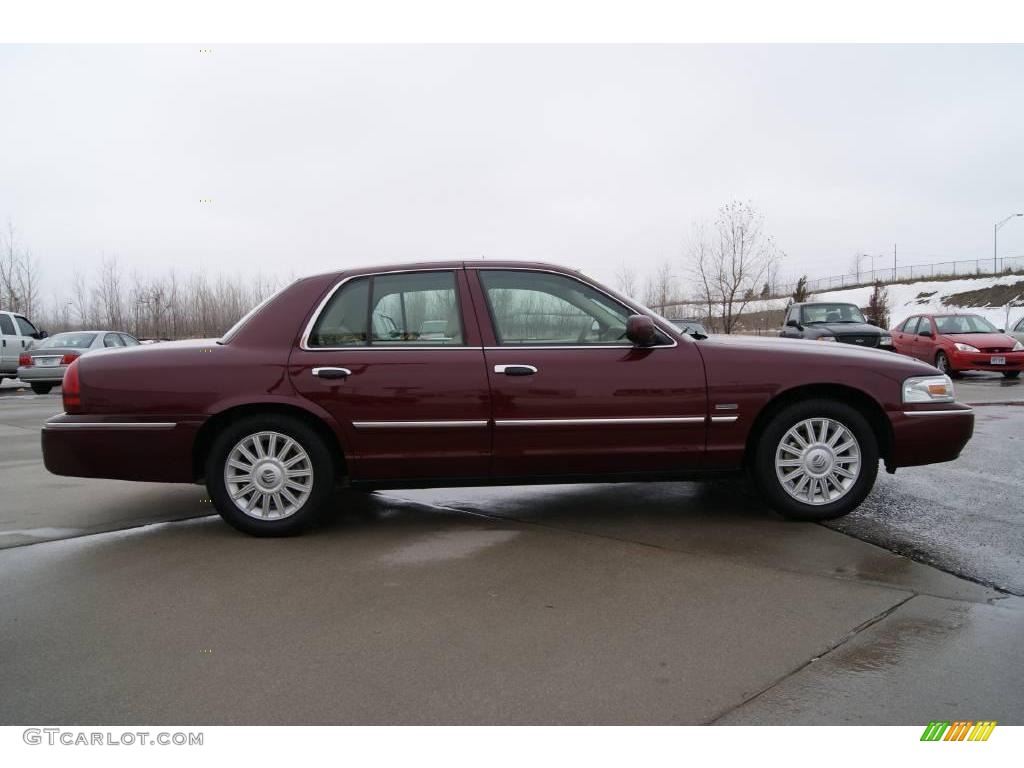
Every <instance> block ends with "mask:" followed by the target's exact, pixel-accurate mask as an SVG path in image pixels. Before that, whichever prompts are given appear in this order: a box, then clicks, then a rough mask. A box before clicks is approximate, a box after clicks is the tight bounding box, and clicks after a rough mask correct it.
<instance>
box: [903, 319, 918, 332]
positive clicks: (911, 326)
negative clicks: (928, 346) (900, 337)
mask: <svg viewBox="0 0 1024 768" xmlns="http://www.w3.org/2000/svg"><path fill="white" fill-rule="evenodd" d="M918 320H920V318H917V317H912V318H910V319H909V320H907V322H905V323H904V324H903V332H904V333H917V323H918Z"/></svg>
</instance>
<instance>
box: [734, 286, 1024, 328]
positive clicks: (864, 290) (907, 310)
mask: <svg viewBox="0 0 1024 768" xmlns="http://www.w3.org/2000/svg"><path fill="white" fill-rule="evenodd" d="M1019 282H1024V276H1022V275H1003V276H1001V277H977V278H969V277H966V278H962V279H958V280H922V281H920V282H916V283H907V284H903V283H894V284H892V285H887V286H885V287H886V288H887V289H888V291H889V319H890V322H891V325H892V326H896V325H897V324H898V323H901V322H903V320H905V319H906V318H907V317H909V316H910V315H915V314H948V313H951V312H960V313H968V312H970V313H972V314H978V315H981V316H982V317H984V318H985V319H986V320H988V321H989V322H990V323H992V324H994V325H995V326H996V328H1007V327H1010V326H1011V325H1012V324H1013V323H1016V322H1017V320H1019V319H1020V318H1021V317H1024V307H1010V308H1009V317H1007V307H1005V306H1001V307H970V308H968V307H948V306H946V305H945V304H943V303H942V299H943V298H944V297H946V296H950V295H952V294H954V293H963V292H964V291H976V290H978V289H981V288H990V287H992V286H995V285H1013V284H1014V283H1019ZM871 291H872V287H871V286H870V285H868V286H864V287H861V288H846V289H843V290H837V291H822V292H821V293H815V294H812V295H811V299H810V300H811V301H845V302H849V303H851V304H856V305H857V306H858V307H866V306H867V305H868V303H869V302H870V300H871ZM922 293H930V294H932V295H931V296H928V297H926V298H918V296H919V295H920V294H922ZM1022 299H1024V297H1022ZM789 301H790V300H789V299H788V298H784V299H764V300H762V299H758V300H756V301H751V302H749V303H748V304H747V306H746V307H745V308H744V310H743V313H744V314H748V313H751V312H763V311H765V310H771V309H785V308H786V305H787V304H789Z"/></svg>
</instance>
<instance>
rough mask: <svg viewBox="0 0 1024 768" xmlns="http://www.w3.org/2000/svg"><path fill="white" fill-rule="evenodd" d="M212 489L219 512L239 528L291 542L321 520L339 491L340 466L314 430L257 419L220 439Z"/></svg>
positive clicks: (209, 479) (211, 466)
mask: <svg viewBox="0 0 1024 768" xmlns="http://www.w3.org/2000/svg"><path fill="white" fill-rule="evenodd" d="M206 483H207V488H208V490H209V492H210V499H211V500H212V501H213V503H214V506H216V508H217V511H218V512H219V513H220V515H221V517H223V518H224V520H225V521H226V522H227V523H229V524H230V525H232V526H233V527H235V528H237V529H238V530H240V531H243V532H244V533H249V534H252V535H254V536H289V535H292V534H295V533H298V532H300V531H301V530H303V529H304V528H306V527H307V526H309V525H310V524H312V523H313V522H314V521H315V520H316V519H317V518H318V517H319V516H320V513H321V511H322V510H323V508H324V506H325V505H326V502H327V500H328V499H329V497H330V493H331V489H332V488H333V486H334V464H333V461H332V459H331V454H330V451H329V449H328V448H327V446H326V444H325V442H324V440H323V439H322V438H321V437H320V436H319V435H318V434H317V433H316V431H315V430H314V429H313V428H312V427H310V426H309V425H308V424H306V423H304V422H303V421H301V420H299V419H295V418H291V417H288V416H282V415H279V414H267V415H265V416H259V415H255V416H250V417H247V418H244V419H241V420H239V421H237V422H235V423H233V424H231V425H230V426H228V427H227V428H226V429H224V430H223V431H221V432H220V434H218V435H217V437H216V438H215V439H214V442H213V445H212V446H211V448H210V453H209V457H208V458H207V463H206Z"/></svg>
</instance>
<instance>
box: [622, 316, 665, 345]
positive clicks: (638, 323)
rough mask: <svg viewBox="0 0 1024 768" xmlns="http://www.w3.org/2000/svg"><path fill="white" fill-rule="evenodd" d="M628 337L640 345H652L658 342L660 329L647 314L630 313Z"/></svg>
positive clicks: (627, 324)
mask: <svg viewBox="0 0 1024 768" xmlns="http://www.w3.org/2000/svg"><path fill="white" fill-rule="evenodd" d="M626 338H627V339H629V340H630V341H631V342H633V343H634V344H635V345H636V346H638V347H652V346H654V345H655V344H657V343H658V329H657V328H655V327H654V321H653V320H651V318H649V317H648V316H647V315H630V316H629V319H628V320H626Z"/></svg>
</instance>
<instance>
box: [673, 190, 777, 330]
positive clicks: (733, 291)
mask: <svg viewBox="0 0 1024 768" xmlns="http://www.w3.org/2000/svg"><path fill="white" fill-rule="evenodd" d="M698 233H699V235H698V238H697V240H696V241H695V242H694V244H693V245H692V246H691V247H690V249H689V261H690V267H691V270H692V271H693V272H694V274H695V276H696V278H697V284H698V287H699V290H700V291H701V294H702V300H703V302H704V303H706V304H707V307H708V316H709V317H715V318H716V319H717V321H718V323H719V325H720V330H721V331H722V332H723V333H732V332H733V330H734V329H735V328H736V324H737V319H738V318H739V316H740V315H742V314H743V311H744V310H745V309H746V306H747V304H748V303H749V302H750V301H752V300H753V299H754V298H755V297H756V295H757V291H758V289H759V288H761V286H762V282H763V281H764V280H766V279H768V277H769V275H771V274H772V272H773V270H774V268H775V266H776V265H777V263H778V261H779V253H778V251H777V250H776V248H775V244H774V243H773V242H772V240H771V238H770V237H768V236H767V235H765V234H764V231H763V217H762V216H761V214H759V213H758V212H757V211H756V210H755V209H754V208H753V207H752V206H751V205H750V204H749V203H742V202H739V201H733V202H731V203H728V204H726V205H724V206H723V207H722V208H721V209H719V212H718V218H717V219H716V221H715V224H714V227H713V230H712V232H711V233H710V236H707V235H708V233H707V230H706V229H705V228H698Z"/></svg>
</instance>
